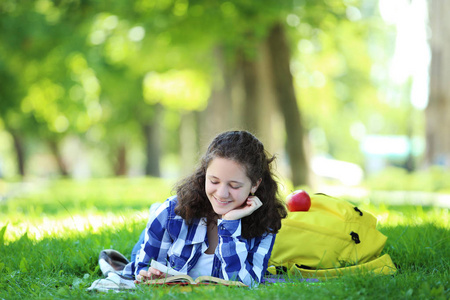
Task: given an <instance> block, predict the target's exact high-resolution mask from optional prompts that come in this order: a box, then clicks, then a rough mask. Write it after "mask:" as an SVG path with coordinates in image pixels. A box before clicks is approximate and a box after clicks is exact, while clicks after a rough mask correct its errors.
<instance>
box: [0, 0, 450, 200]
mask: <svg viewBox="0 0 450 300" xmlns="http://www.w3.org/2000/svg"><path fill="white" fill-rule="evenodd" d="M280 2H281V3H280ZM430 7H431V5H430V4H429V3H428V2H427V1H426V0H412V1H410V0H394V1H392V0H391V1H390V0H379V1H369V0H342V1H339V0H335V1H325V0H324V1H300V0H298V1H297V0H296V1H264V3H258V5H256V3H253V2H251V1H212V2H211V1H187V0H164V1H143V0H142V1H138V0H136V1H119V0H117V1H108V3H107V4H106V2H105V3H101V2H100V3H99V2H97V1H82V2H80V1H75V0H73V1H50V0H38V1H32V2H27V3H20V2H16V1H11V0H6V1H2V3H1V4H0V16H1V17H0V26H1V27H0V40H1V45H2V47H0V101H1V102H0V197H1V198H3V199H6V198H9V197H13V196H14V195H15V193H18V192H23V191H27V187H28V186H27V185H26V184H27V183H30V184H31V183H36V182H39V183H40V184H42V182H45V181H47V180H53V179H58V178H72V179H77V180H85V179H89V178H105V177H115V176H120V177H130V178H136V177H143V176H150V177H159V178H164V179H168V180H176V179H178V178H180V177H182V176H184V175H186V174H188V173H189V172H190V171H191V170H192V169H193V168H194V167H195V165H196V163H197V161H198V158H199V156H200V155H201V153H202V152H203V151H204V149H205V146H206V145H207V144H208V143H209V141H210V140H211V138H212V137H213V136H214V135H215V134H217V133H219V132H221V131H224V130H230V129H247V130H250V131H252V132H253V133H255V134H256V135H257V136H258V137H259V138H260V139H261V140H262V141H263V142H264V143H265V145H266V147H267V149H268V151H269V152H271V153H273V154H276V155H277V156H278V162H277V170H278V173H279V176H280V178H281V181H283V182H286V184H287V189H293V188H295V187H299V186H308V187H309V188H310V189H311V190H314V191H324V190H331V191H337V190H336V189H335V190H333V189H332V188H333V187H335V188H338V189H340V191H341V192H342V189H344V190H345V191H347V192H348V191H349V190H350V189H351V190H352V191H354V192H355V193H363V194H364V193H367V191H368V190H400V191H403V190H408V191H409V190H417V191H422V192H430V193H431V192H433V193H440V194H445V193H448V192H449V191H450V180H449V179H450V175H449V171H448V167H449V165H450V158H449V152H448V149H449V145H448V144H449V141H448V138H445V136H446V135H445V133H444V132H443V131H444V130H445V127H446V125H447V124H448V123H447V124H445V123H444V124H441V127H443V128H441V129H440V130H437V129H436V127H433V126H431V125H429V124H428V123H429V122H428V121H427V120H433V119H436V120H440V119H442V118H445V114H446V111H445V110H442V109H441V110H440V109H437V110H434V111H433V112H431V111H430V112H429V113H428V112H427V110H428V107H429V101H430V99H431V98H430V96H429V95H430V94H432V93H430V88H429V87H430V82H431V80H432V78H430V76H429V74H430V65H431V61H432V55H431V53H432V50H431V48H430V40H431V38H432V36H436V35H438V33H439V31H434V33H432V28H433V26H432V25H430V24H431V23H430V17H429V16H433V14H432V12H434V11H432V12H430V9H429V8H430ZM436 15H437V14H436ZM438 39H439V38H438ZM431 44H432V43H431ZM283 61H286V62H287V63H288V68H285V69H283V68H282V66H283V65H282V63H283ZM277 66H281V67H280V68H277ZM447 68H448V66H447ZM283 70H284V71H283ZM290 76H292V77H290ZM278 79H280V80H278ZM291 90H292V92H293V93H291V94H292V95H291V94H290V93H289V92H290V91H291ZM440 92H441V93H442V92H444V91H440ZM447 92H448V88H447ZM445 97H446V98H445V101H446V102H447V103H448V102H449V100H448V97H449V93H447V94H446V95H445ZM283 103H284V104H283ZM286 103H288V105H291V106H288V108H286V107H284V108H283V105H286ZM292 105H293V106H292ZM289 107H290V108H289ZM292 107H294V110H293V109H291V108H292ZM447 107H448V104H447ZM447 110H448V109H447ZM292 111H295V112H297V111H298V114H297V115H298V116H299V117H300V119H299V120H297V119H296V118H295V116H294V117H292V114H291V113H290V112H292ZM294 115H295V114H294ZM427 118H428V119H427ZM447 135H448V134H447ZM430 139H432V141H431V140H430ZM436 140H442V145H441V148H439V147H438V146H436V145H439V144H437V143H436ZM289 144H296V145H297V146H294V147H291V148H289ZM13 183H20V185H19V186H16V185H14V184H13ZM424 197H425V198H426V197H428V196H424ZM436 197H441V198H439V199H441V200H439V201H440V202H439V203H441V202H442V203H444V204H442V205H444V206H445V205H449V204H448V199H447V198H445V197H444V198H442V195H440V196H439V195H438V196H436ZM427 199H428V198H427ZM433 199H437V198H433ZM442 199H444V200H442ZM427 201H428V200H427ZM433 201H434V202H436V201H438V200H429V202H433Z"/></svg>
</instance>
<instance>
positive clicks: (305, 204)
mask: <svg viewBox="0 0 450 300" xmlns="http://www.w3.org/2000/svg"><path fill="white" fill-rule="evenodd" d="M286 202H287V207H288V209H289V211H308V210H309V208H310V207H311V198H310V197H309V195H308V193H307V192H305V191H304V190H297V191H294V192H292V193H291V194H289V195H288V196H287V198H286Z"/></svg>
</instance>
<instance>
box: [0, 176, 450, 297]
mask: <svg viewBox="0 0 450 300" xmlns="http://www.w3.org/2000/svg"><path fill="white" fill-rule="evenodd" d="M171 187H172V185H171V183H166V182H164V181H162V180H158V179H133V180H131V179H108V180H90V181H84V182H83V181H82V182H76V181H69V180H68V181H57V182H54V183H51V184H49V185H48V186H46V188H44V189H40V190H36V191H34V192H33V193H30V194H23V195H21V196H19V197H17V198H13V199H7V200H3V201H2V202H0V299H99V298H101V299H105V298H107V299H174V298H176V299H211V298H214V299H216V298H217V296H218V295H220V297H223V299H231V298H232V299H258V300H260V299H449V298H450V286H449V273H450V272H449V270H450V246H449V245H450V235H449V229H450V224H449V217H450V214H449V212H448V209H442V208H435V207H424V208H422V207H414V206H389V205H388V204H378V205H373V204H370V203H369V204H365V205H363V208H365V209H367V210H369V211H371V212H373V213H374V214H375V215H376V216H377V217H378V219H379V229H380V231H381V232H383V233H384V234H385V235H387V236H388V241H387V244H386V246H385V249H384V251H383V253H388V254H390V255H391V257H392V259H393V261H394V262H395V263H396V264H397V265H398V266H399V272H398V273H397V274H396V275H395V276H343V277H341V278H339V279H335V280H329V281H327V282H321V283H304V282H297V283H290V284H273V285H262V286H260V287H258V288H255V289H238V288H226V287H222V286H218V287H214V288H209V287H208V288H201V287H199V288H194V289H192V291H187V290H186V289H185V288H179V287H172V288H153V289H151V288H149V287H140V288H139V289H137V290H136V291H131V292H121V293H113V292H110V293H97V292H87V291H86V288H87V287H88V286H89V285H90V284H91V283H92V282H93V281H94V280H95V279H97V278H101V274H100V271H99V268H98V263H97V258H98V254H99V252H100V251H101V250H102V249H106V248H114V249H116V250H118V251H120V252H122V253H124V254H126V255H129V253H130V252H131V249H132V247H133V245H134V243H135V242H136V240H137V238H138V235H139V233H140V232H141V230H142V229H143V227H144V226H145V223H146V218H147V210H148V207H149V205H150V204H151V203H154V202H158V201H159V202H161V201H163V200H164V199H166V198H167V196H169V195H170V194H171ZM0 192H1V191H0ZM362 203H366V202H364V201H362Z"/></svg>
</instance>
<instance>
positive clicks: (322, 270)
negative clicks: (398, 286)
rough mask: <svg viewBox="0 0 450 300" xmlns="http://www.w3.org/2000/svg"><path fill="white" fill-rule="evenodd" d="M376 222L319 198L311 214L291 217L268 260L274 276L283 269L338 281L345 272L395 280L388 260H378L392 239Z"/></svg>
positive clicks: (322, 196)
mask: <svg viewBox="0 0 450 300" xmlns="http://www.w3.org/2000/svg"><path fill="white" fill-rule="evenodd" d="M376 224H377V219H376V218H375V217H374V216H373V215H372V214H370V213H369V212H367V211H363V210H360V209H358V208H357V207H356V206H354V205H352V204H351V203H349V202H347V201H345V200H342V199H338V198H333V197H330V196H327V195H325V194H315V195H313V196H312V197H311V208H310V209H309V211H307V212H302V211H299V212H289V214H288V216H287V218H286V219H284V220H283V221H282V227H281V229H280V231H279V232H278V234H277V237H276V239H275V244H274V246H273V250H272V255H271V258H270V260H269V266H272V267H269V269H268V270H269V272H270V273H273V274H275V273H276V272H277V269H278V270H279V269H280V268H282V269H283V270H285V271H288V272H289V273H301V274H302V275H303V276H305V277H336V276H339V275H341V274H343V273H345V272H355V271H361V270H363V271H372V272H374V273H378V274H394V273H395V272H396V268H395V265H394V264H393V263H392V260H391V258H390V257H389V255H388V254H385V255H383V256H382V257H381V258H380V257H379V256H380V254H381V251H382V250H383V248H384V245H385V243H386V240H387V237H386V236H385V235H383V234H382V233H381V232H379V231H378V230H377V229H376Z"/></svg>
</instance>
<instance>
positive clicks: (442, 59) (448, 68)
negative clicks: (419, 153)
mask: <svg viewBox="0 0 450 300" xmlns="http://www.w3.org/2000/svg"><path fill="white" fill-rule="evenodd" d="M428 12H429V20H430V27H431V33H432V34H431V39H430V46H431V65H430V85H429V97H428V106H427V108H426V111H425V115H426V145H427V149H426V164H427V165H428V166H430V165H441V166H445V167H450V133H449V129H450V118H449V117H448V116H449V115H450V85H449V82H450V32H449V30H448V28H449V26H450V2H448V1H438V0H429V1H428Z"/></svg>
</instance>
